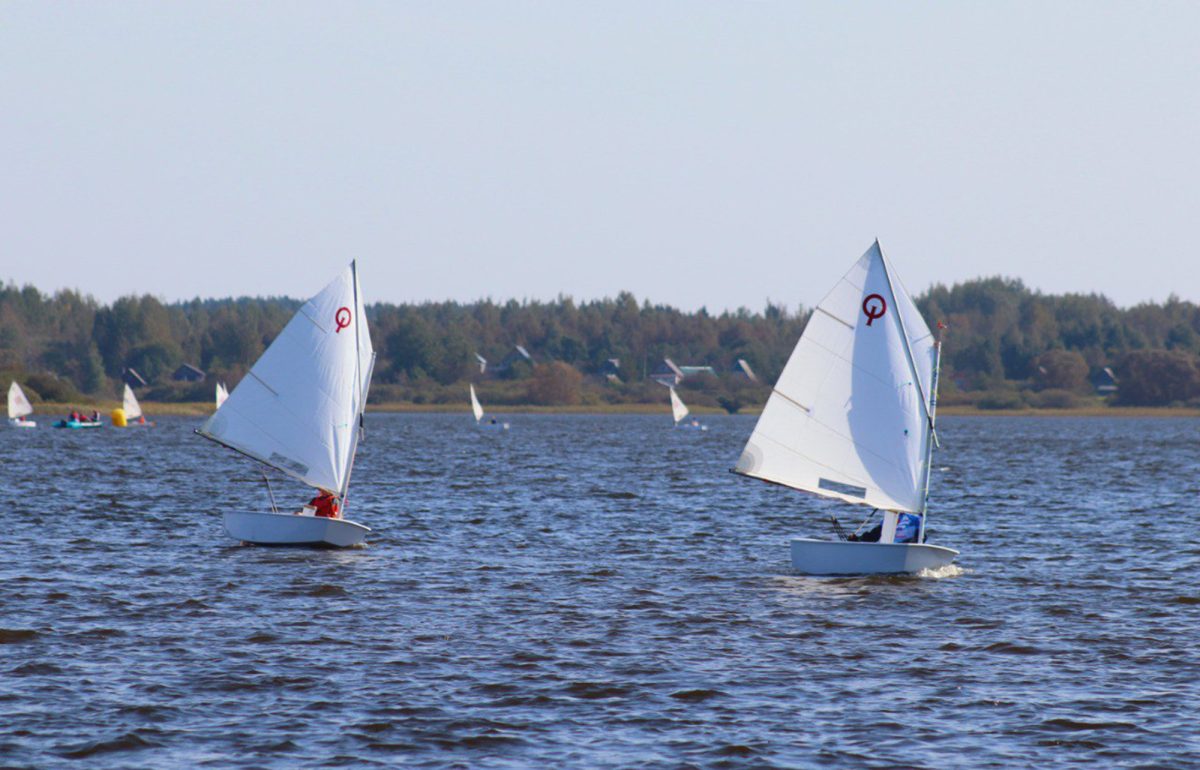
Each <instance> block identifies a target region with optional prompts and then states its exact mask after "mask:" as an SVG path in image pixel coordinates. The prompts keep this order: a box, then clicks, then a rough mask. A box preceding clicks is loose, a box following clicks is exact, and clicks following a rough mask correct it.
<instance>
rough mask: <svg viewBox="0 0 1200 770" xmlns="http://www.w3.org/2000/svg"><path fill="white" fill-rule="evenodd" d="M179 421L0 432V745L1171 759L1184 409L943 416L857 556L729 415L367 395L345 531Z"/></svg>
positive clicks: (278, 757) (1190, 707) (166, 763)
mask: <svg viewBox="0 0 1200 770" xmlns="http://www.w3.org/2000/svg"><path fill="white" fill-rule="evenodd" d="M664 411H665V410H664ZM42 422H43V425H46V424H48V422H49V421H48V420H46V419H45V418H44V417H43V418H42ZM195 422H196V421H195V420H187V419H178V418H168V419H163V420H160V421H159V424H158V426H157V427H155V428H153V429H149V430H139V429H130V430H125V431H119V430H114V429H111V428H106V429H104V430H100V431H92V432H72V431H56V430H50V429H41V428H39V429H38V430H36V431H24V432H21V431H15V430H0V438H2V441H0V474H2V475H0V491H3V493H4V495H3V496H4V499H5V500H6V501H7V503H8V507H9V510H8V513H7V516H6V517H5V519H4V521H5V536H4V538H3V539H2V540H0V581H2V584H3V591H2V592H0V652H2V653H3V655H2V658H0V766H4V767H31V768H34V767H36V768H45V767H88V768H115V767H156V768H167V767H206V766H211V767H266V768H275V767H279V768H284V767H371V766H378V767H397V766H399V767H438V768H440V767H461V768H524V767H537V768H556V767H564V768H565V767H612V768H618V767H662V768H682V767H747V768H750V767H753V768H770V767H879V768H883V767H911V768H947V767H995V768H1013V767H1040V768H1044V767H1066V766H1078V767H1092V768H1095V767H1147V768H1148V767H1162V768H1187V767H1200V737H1198V735H1200V729H1198V726H1197V725H1198V722H1200V683H1198V681H1200V630H1198V628H1200V576H1198V568H1200V527H1198V526H1197V524H1196V522H1195V518H1196V503H1197V500H1198V499H1200V474H1198V471H1200V422H1198V421H1196V420H1190V419H1164V420H1156V419H1086V418H1080V419H1023V418H1004V417H1001V418H945V419H944V420H943V421H942V424H941V435H942V443H943V447H944V449H943V451H942V452H940V453H939V454H938V455H937V456H936V467H937V470H936V471H935V474H934V486H933V497H932V512H933V515H932V517H931V523H930V532H931V534H930V541H931V542H937V543H940V544H943V545H949V546H951V547H955V548H958V549H960V550H961V551H962V556H961V557H960V560H959V565H960V567H961V569H956V570H952V571H950V572H949V573H948V574H945V575H942V576H937V577H933V576H929V577H888V578H805V577H799V576H793V575H790V574H789V571H788V567H789V562H788V548H787V540H788V537H789V536H791V535H796V534H813V533H816V534H820V535H822V536H824V535H826V534H828V532H829V525H828V523H827V522H826V521H825V520H823V518H822V515H823V514H824V513H826V512H828V511H832V510H841V511H844V512H845V516H844V517H843V519H844V520H850V519H854V518H855V517H856V516H857V515H858V512H857V510H849V509H847V508H840V509H839V507H838V506H835V505H832V504H827V503H825V502H823V501H820V500H816V499H814V498H811V497H806V496H803V495H800V494H796V493H792V492H789V491H787V490H784V489H780V488H775V487H771V486H768V485H766V484H762V483H758V482H754V481H751V480H747V479H743V478H740V477H736V476H733V475H731V474H730V473H728V472H727V471H728V468H729V467H730V466H731V465H732V464H733V462H734V461H735V460H736V458H737V456H738V453H739V451H740V449H741V444H742V442H743V441H744V440H745V438H746V436H747V435H748V434H749V432H750V430H751V428H752V426H753V418H749V417H714V418H710V419H709V420H708V423H709V425H710V426H711V429H710V430H709V431H708V432H705V433H700V432H696V431H685V430H678V431H675V430H672V429H671V428H670V418H669V417H668V416H667V415H666V414H665V413H664V414H663V415H662V416H659V417H648V416H627V417H619V416H602V417H601V416H596V417H589V416H524V415H516V416H514V417H513V418H512V424H513V425H512V430H511V431H509V432H507V433H503V434H501V433H492V432H486V431H478V430H476V429H475V428H474V425H473V424H472V423H471V422H470V421H469V418H468V417H466V416H465V415H370V416H369V417H368V436H367V441H366V443H364V444H363V446H362V451H361V453H360V455H359V461H358V464H357V465H356V468H355V475H354V483H353V484H352V486H351V495H350V511H351V516H350V518H352V519H355V520H359V521H362V522H363V523H365V524H367V525H368V526H370V527H372V528H373V529H374V530H375V531H374V533H373V534H372V535H371V536H370V539H369V545H368V546H367V547H366V548H363V549H356V550H349V551H312V550H282V549H266V548H255V547H242V546H239V545H236V544H234V543H233V542H232V541H230V540H228V539H227V538H226V536H225V535H224V533H223V531H222V528H221V522H220V519H219V517H218V515H217V513H216V512H217V511H218V510H219V509H221V508H223V507H226V506H232V507H238V508H249V507H262V506H264V505H265V500H266V495H265V492H264V490H263V486H262V483H261V480H260V479H259V478H257V477H256V475H255V472H254V471H253V470H252V469H251V467H250V464H249V463H248V462H246V461H243V460H241V459H240V458H238V457H237V456H235V455H234V454H232V453H231V452H229V451H227V450H223V449H221V448H219V447H217V446H215V445H213V444H210V443H208V442H206V441H204V440H202V439H200V438H198V437H195V436H193V435H192V434H191V429H192V428H193V427H194V425H195ZM275 491H276V495H277V496H279V497H280V498H281V500H282V499H286V500H289V501H299V500H300V499H301V498H305V499H306V498H307V495H306V493H305V492H304V491H303V490H302V489H301V488H299V487H298V486H295V485H292V484H288V483H284V482H279V483H277V484H276V486H275Z"/></svg>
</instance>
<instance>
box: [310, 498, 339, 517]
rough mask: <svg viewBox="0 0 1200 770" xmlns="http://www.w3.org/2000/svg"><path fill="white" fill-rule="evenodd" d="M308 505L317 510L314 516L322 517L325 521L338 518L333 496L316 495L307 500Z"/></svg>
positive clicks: (336, 504) (336, 501) (336, 505)
mask: <svg viewBox="0 0 1200 770" xmlns="http://www.w3.org/2000/svg"><path fill="white" fill-rule="evenodd" d="M308 504H309V505H311V506H312V507H314V508H316V509H317V510H316V513H314V514H313V515H314V516H324V517H325V518H327V519H336V518H337V517H338V500H337V498H336V497H334V496H333V495H317V496H316V497H314V498H313V499H311V500H309V501H308Z"/></svg>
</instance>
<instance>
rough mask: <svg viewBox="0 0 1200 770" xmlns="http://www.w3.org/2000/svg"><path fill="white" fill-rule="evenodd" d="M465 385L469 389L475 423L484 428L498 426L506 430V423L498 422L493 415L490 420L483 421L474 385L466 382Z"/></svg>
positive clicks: (481, 407)
mask: <svg viewBox="0 0 1200 770" xmlns="http://www.w3.org/2000/svg"><path fill="white" fill-rule="evenodd" d="M467 387H468V388H469V389H470V391H471V414H473V415H475V424H476V425H479V426H481V427H484V428H500V429H502V430H508V423H506V422H498V421H497V420H496V418H495V417H493V418H492V420H491V422H484V421H483V405H482V404H480V403H479V398H478V397H477V396H476V395H475V386H474V385H472V384H468V385H467Z"/></svg>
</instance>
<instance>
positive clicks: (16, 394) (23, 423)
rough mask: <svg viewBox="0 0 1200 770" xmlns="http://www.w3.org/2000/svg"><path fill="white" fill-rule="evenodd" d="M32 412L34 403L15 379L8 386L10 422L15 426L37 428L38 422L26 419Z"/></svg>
mask: <svg viewBox="0 0 1200 770" xmlns="http://www.w3.org/2000/svg"><path fill="white" fill-rule="evenodd" d="M31 414H33V405H32V404H30V403H29V399H28V398H26V397H25V391H23V390H21V386H20V385H18V384H17V383H16V382H15V381H14V382H13V384H12V385H9V386H8V424H9V425H11V426H12V427H14V428H36V427H37V423H36V422H34V421H33V420H27V419H25V418H26V417H28V416H29V415H31Z"/></svg>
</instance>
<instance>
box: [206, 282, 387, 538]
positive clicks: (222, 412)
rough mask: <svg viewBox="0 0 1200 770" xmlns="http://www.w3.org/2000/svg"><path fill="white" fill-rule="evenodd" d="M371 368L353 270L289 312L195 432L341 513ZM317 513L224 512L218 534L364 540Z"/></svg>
mask: <svg viewBox="0 0 1200 770" xmlns="http://www.w3.org/2000/svg"><path fill="white" fill-rule="evenodd" d="M374 364H375V352H374V349H373V348H372V346H371V335H370V330H369V329H368V328H367V317H366V314H365V313H364V311H363V300H362V290H361V288H360V286H359V282H358V271H357V267H356V265H355V264H354V263H353V262H352V263H350V266H349V267H347V268H346V269H345V270H343V271H342V272H341V274H340V275H338V277H337V278H335V279H334V280H333V282H332V283H330V284H329V285H328V286H326V287H325V288H324V289H322V290H321V292H320V293H318V294H317V295H316V296H315V297H313V298H312V299H310V300H309V301H308V302H307V303H305V304H304V306H302V307H301V308H300V310H299V311H297V312H296V315H295V316H293V317H292V320H291V321H290V322H288V325H287V326H285V327H284V329H283V331H282V332H280V333H279V336H278V337H276V338H275V341H274V342H272V343H271V346H270V347H269V348H267V349H266V351H265V352H264V353H263V354H262V356H261V357H260V358H259V359H258V361H256V362H255V364H254V366H253V367H252V368H251V369H250V371H249V373H248V374H247V376H245V377H243V378H242V381H241V382H240V383H238V386H237V387H236V388H234V389H233V392H232V393H230V394H229V397H228V399H226V401H225V402H224V403H223V404H222V405H221V406H220V408H219V409H217V411H216V412H215V413H214V414H213V415H212V416H211V417H209V418H208V420H206V421H205V422H204V424H203V425H202V426H200V428H199V429H198V430H197V431H196V432H197V433H199V434H200V435H201V436H204V437H205V438H208V439H212V440H213V441H215V442H217V443H218V444H222V445H224V446H227V447H229V448H230V449H233V450H235V451H237V452H240V453H241V454H243V455H246V456H247V457H249V458H251V459H253V460H257V461H259V462H261V463H263V464H265V465H268V466H270V467H272V468H275V469H276V470H278V471H280V472H281V473H284V474H286V475H288V476H290V477H292V478H294V479H296V480H298V481H301V482H303V483H305V484H307V485H309V486H311V487H315V488H317V489H318V490H321V492H322V494H327V495H333V496H334V497H335V498H337V499H338V500H340V504H341V507H342V509H343V513H344V510H345V505H346V492H347V489H348V488H349V485H350V473H351V470H352V469H353V466H354V455H355V453H356V451H357V449H358V442H359V440H360V438H361V434H362V420H363V411H364V409H365V407H366V402H367V389H368V388H369V387H370V384H371V370H372V368H373V367H374ZM272 508H274V502H273V501H272ZM316 512H317V511H316V510H315V509H314V508H312V507H311V506H304V507H303V509H302V510H301V511H299V512H297V513H279V512H278V511H274V510H273V511H272V512H247V511H227V512H226V513H225V530H226V531H227V532H228V533H229V535H230V536H232V537H233V538H235V539H237V540H241V541H243V542H247V543H257V544H260V545H333V546H349V545H356V544H358V543H360V542H362V540H363V538H364V537H365V536H366V534H367V533H368V532H370V530H369V529H368V528H367V527H365V526H363V525H362V524H358V523H355V522H352V521H347V520H346V519H344V518H341V517H340V516H333V517H328V516H318V515H314V514H315V513H316Z"/></svg>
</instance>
